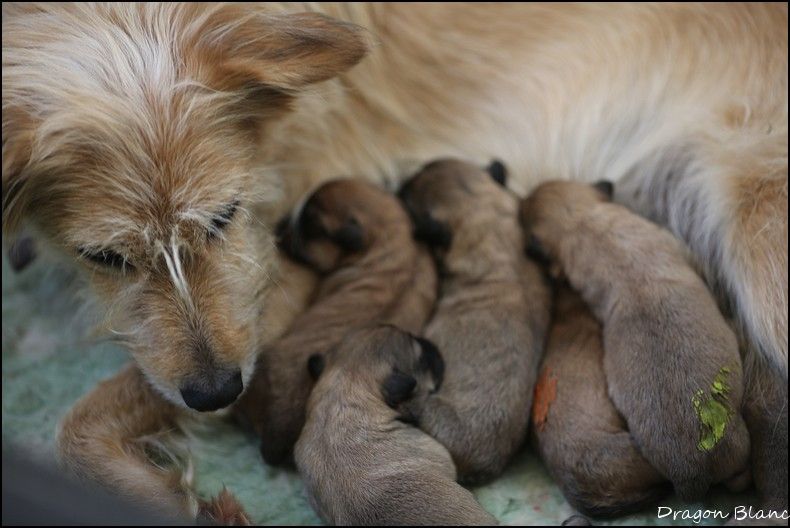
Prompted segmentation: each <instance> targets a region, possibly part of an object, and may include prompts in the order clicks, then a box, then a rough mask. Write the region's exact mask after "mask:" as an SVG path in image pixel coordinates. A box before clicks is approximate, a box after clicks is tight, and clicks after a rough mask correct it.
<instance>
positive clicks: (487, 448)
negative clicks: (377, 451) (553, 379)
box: [401, 159, 550, 483]
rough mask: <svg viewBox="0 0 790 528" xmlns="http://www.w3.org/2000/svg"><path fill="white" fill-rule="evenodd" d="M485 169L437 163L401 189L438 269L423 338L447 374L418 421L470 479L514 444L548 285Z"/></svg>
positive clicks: (501, 173) (528, 393) (511, 205)
mask: <svg viewBox="0 0 790 528" xmlns="http://www.w3.org/2000/svg"><path fill="white" fill-rule="evenodd" d="M488 171H489V174H486V171H485V170H483V169H482V168H479V167H476V166H474V165H471V164H469V163H465V162H462V161H457V160H451V159H447V160H439V161H435V162H433V163H430V164H428V165H427V166H425V167H424V168H423V169H422V170H421V171H420V172H419V173H418V174H417V175H416V176H415V177H414V178H412V179H411V180H410V181H409V182H408V183H407V184H406V185H405V186H404V188H403V189H402V191H401V198H402V199H403V200H404V202H405V203H406V206H407V209H408V210H409V211H410V213H411V215H412V218H413V219H414V221H415V224H416V235H417V236H418V237H419V238H422V239H423V240H425V241H427V242H428V244H430V245H431V247H432V249H433V251H434V256H435V257H436V259H437V261H438V265H439V269H440V271H441V272H442V273H443V276H442V280H441V286H440V290H441V291H440V298H439V301H438V302H437V307H436V311H435V313H434V316H433V318H432V320H431V322H430V323H429V324H428V326H427V327H426V330H425V335H426V337H427V338H428V339H430V340H432V341H434V342H435V343H436V345H437V346H438V347H439V349H440V350H442V353H443V354H444V358H445V361H446V362H447V370H446V374H445V382H444V386H443V387H442V391H441V392H440V393H437V394H436V395H432V396H430V397H428V398H427V401H426V402H425V403H424V405H425V408H424V410H423V413H422V419H421V421H420V427H422V428H423V430H425V431H426V432H428V433H430V434H431V435H432V436H434V437H435V438H436V439H437V440H439V442H441V443H442V444H443V445H444V446H446V447H447V449H448V450H449V451H450V453H451V454H452V456H453V460H454V461H455V464H456V466H457V468H458V474H459V478H460V479H461V480H462V481H463V482H467V483H480V482H484V481H486V480H489V479H491V478H493V477H495V476H496V475H498V474H499V473H500V472H501V471H502V469H503V468H504V466H505V464H506V463H507V461H508V460H509V459H510V457H511V456H512V455H513V453H514V452H515V451H516V450H517V449H518V448H519V447H520V446H521V444H522V442H523V440H524V437H525V435H526V432H527V423H528V419H529V409H530V406H531V404H532V388H533V385H534V383H535V378H536V376H537V369H538V362H539V361H540V355H541V353H542V348H543V338H544V334H545V331H546V327H547V325H548V320H549V304H550V293H549V290H548V287H547V285H546V283H545V281H544V279H543V277H542V275H541V272H540V270H539V268H538V267H537V266H536V265H535V264H534V263H532V262H530V261H528V260H527V259H526V258H524V253H523V250H522V244H521V243H520V240H521V237H522V233H521V229H520V227H519V225H518V200H517V199H516V198H515V197H514V196H513V195H512V194H510V193H509V192H508V191H507V190H506V189H505V188H504V186H503V184H504V180H505V170H504V167H503V166H502V164H500V163H498V162H495V163H494V164H492V165H491V167H489V169H488Z"/></svg>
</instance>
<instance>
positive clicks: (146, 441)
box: [58, 365, 197, 518]
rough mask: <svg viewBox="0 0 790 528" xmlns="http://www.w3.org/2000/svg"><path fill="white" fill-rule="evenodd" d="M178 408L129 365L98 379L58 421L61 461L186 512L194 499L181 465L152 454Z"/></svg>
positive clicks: (193, 509)
mask: <svg viewBox="0 0 790 528" xmlns="http://www.w3.org/2000/svg"><path fill="white" fill-rule="evenodd" d="M179 412H180V411H179V410H178V409H177V408H176V407H175V406H173V405H172V404H170V403H168V402H166V401H165V400H164V399H163V398H161V397H160V396H159V395H158V394H156V393H155V392H154V391H153V389H151V388H150V387H149V385H148V384H147V383H146V381H145V379H144V378H143V374H142V373H141V372H140V371H139V370H138V368H137V367H136V366H133V365H129V366H127V367H125V368H124V369H123V370H122V371H121V372H120V373H118V374H116V375H115V376H113V377H112V378H110V379H108V380H106V381H104V382H102V383H100V384H99V385H98V386H97V387H96V388H95V389H93V391H91V392H90V393H88V394H87V395H86V396H84V397H83V398H82V399H81V400H79V401H78V402H77V404H76V405H75V406H74V407H73V408H72V409H71V411H70V412H69V413H68V415H67V416H66V417H65V419H64V420H63V422H62V423H61V426H60V432H59V435H58V454H59V457H60V460H61V463H62V464H63V465H64V466H66V467H67V468H68V469H70V470H71V471H73V472H74V473H76V474H77V475H78V476H80V477H83V478H87V479H90V480H93V481H95V482H98V483H100V484H102V485H104V486H107V487H108V488H110V489H111V490H113V491H114V492H117V493H119V494H121V495H123V496H126V497H128V498H130V499H132V500H134V501H136V502H143V503H145V504H146V505H147V506H149V507H154V508H156V509H157V510H158V511H160V512H162V513H164V514H176V515H179V514H180V515H184V514H187V515H190V517H192V518H194V515H195V514H196V513H197V504H196V502H195V500H194V497H193V496H192V495H191V493H190V491H189V489H188V487H187V486H186V485H185V482H184V479H183V478H182V474H181V471H180V470H179V469H177V468H171V469H165V468H163V467H160V466H158V465H156V464H155V463H154V462H153V461H152V460H151V457H150V455H151V446H154V445H158V446H160V447H161V446H162V445H164V444H161V443H160V442H162V441H166V439H167V435H168V433H170V432H172V431H174V430H175V428H176V423H175V420H176V418H177V416H178V413H179Z"/></svg>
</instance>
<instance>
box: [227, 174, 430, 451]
mask: <svg viewBox="0 0 790 528" xmlns="http://www.w3.org/2000/svg"><path fill="white" fill-rule="evenodd" d="M411 230H412V228H411V224H410V222H409V217H408V215H407V214H406V212H405V211H404V210H403V208H402V206H401V204H400V203H399V202H398V200H397V199H396V198H395V197H394V196H392V195H390V194H388V193H386V192H385V191H383V190H382V189H379V188H377V187H375V186H374V185H372V184H370V183H366V182H363V181H358V180H335V181H332V182H328V183H326V184H324V185H322V186H321V187H319V188H318V189H317V190H316V191H315V192H314V193H312V195H310V196H309V197H308V198H307V200H306V202H304V204H303V205H302V206H300V207H299V208H297V209H296V210H295V211H294V213H293V214H292V215H291V216H290V217H289V218H287V219H285V220H284V221H283V222H281V225H280V226H279V233H278V234H279V240H280V246H281V248H282V249H283V250H284V251H285V252H286V253H288V254H289V255H290V256H291V257H292V258H294V259H296V260H299V261H301V262H303V263H305V264H307V265H308V266H309V267H311V268H312V269H314V270H316V271H318V272H319V273H320V274H322V279H321V282H320V284H319V287H318V291H317V294H316V299H315V301H314V302H313V304H312V305H311V306H310V307H309V308H308V309H307V311H306V312H304V313H303V314H302V315H300V316H299V317H297V318H296V319H295V321H294V322H293V324H292V325H291V327H290V329H289V331H288V332H286V334H285V335H284V336H283V337H282V338H280V339H279V340H278V341H276V342H275V343H274V344H273V345H271V346H269V347H267V348H266V349H265V350H264V351H263V352H262V354H261V356H260V358H259V360H258V366H257V368H256V373H255V376H254V377H253V380H252V382H251V383H250V386H249V389H248V390H247V392H246V393H245V394H244V395H243V396H242V398H241V400H240V401H239V403H238V405H236V411H237V413H239V414H241V415H242V418H243V419H244V421H247V422H250V423H251V424H252V425H253V428H254V429H255V431H256V432H257V433H258V434H260V436H261V452H262V454H263V457H264V459H265V460H266V462H268V463H270V464H281V463H287V462H290V461H291V455H292V450H293V446H294V444H295V443H296V440H297V439H298V437H299V432H300V431H301V429H302V425H303V424H304V412H305V405H306V403H307V398H308V396H309V394H310V390H311V388H312V383H313V382H312V380H311V378H310V377H309V376H308V373H307V369H306V365H307V360H308V358H309V357H310V356H312V355H314V354H321V353H325V352H327V351H328V350H330V349H331V348H332V347H334V346H335V345H337V344H338V343H339V342H340V340H341V339H342V338H343V336H344V335H345V334H346V332H348V331H349V330H350V329H352V328H355V327H359V326H364V325H366V324H370V323H372V322H386V323H391V324H396V325H398V326H400V327H401V328H404V329H406V330H408V331H411V332H414V333H419V332H420V331H421V330H422V326H423V325H424V324H425V321H426V320H427V318H428V316H429V314H430V311H431V309H432V308H433V304H434V301H435V299H436V282H437V279H436V272H435V269H434V266H433V262H432V261H431V257H430V255H429V254H428V253H427V251H426V250H425V249H424V248H422V247H420V246H419V245H418V244H417V243H416V242H415V241H414V240H413V238H412V236H411Z"/></svg>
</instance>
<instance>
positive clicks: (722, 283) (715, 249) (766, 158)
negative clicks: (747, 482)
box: [617, 127, 788, 509]
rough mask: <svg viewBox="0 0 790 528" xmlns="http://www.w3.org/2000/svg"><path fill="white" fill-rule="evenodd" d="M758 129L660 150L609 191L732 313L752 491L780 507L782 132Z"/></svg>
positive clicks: (783, 456)
mask: <svg viewBox="0 0 790 528" xmlns="http://www.w3.org/2000/svg"><path fill="white" fill-rule="evenodd" d="M766 130H768V128H767V127H766V129H765V130H763V131H762V133H761V134H759V135H758V134H757V133H756V132H748V131H742V132H743V135H742V136H739V137H738V141H731V142H719V141H714V140H712V139H710V138H708V139H705V138H697V139H695V140H693V141H689V142H688V143H684V144H682V145H680V146H678V145H676V146H673V147H671V148H666V149H662V150H660V151H658V152H657V153H656V155H655V156H654V157H652V158H648V159H645V160H644V161H643V163H641V164H639V166H638V167H636V168H635V169H634V170H633V171H632V172H631V173H630V174H629V175H628V176H626V177H625V178H624V179H622V180H621V181H620V182H619V183H618V185H617V199H618V200H619V201H622V202H624V203H626V204H627V205H629V206H631V207H633V208H634V209H636V210H637V211H639V212H641V213H642V214H645V215H646V216H648V217H650V218H652V219H654V220H656V221H658V222H660V223H662V224H664V225H665V226H667V227H668V228H669V229H670V230H671V231H672V232H673V233H674V234H675V235H676V236H678V237H679V238H681V239H682V240H684V241H685V242H686V244H687V245H688V247H689V248H690V249H691V252H692V254H693V256H694V258H695V260H696V262H697V264H698V265H699V269H700V270H702V271H703V273H704V274H705V276H706V279H707V280H708V283H709V284H710V285H711V287H712V288H713V289H714V290H716V292H717V293H718V294H719V295H720V298H721V299H722V301H723V303H724V305H726V306H727V307H728V308H729V309H730V310H731V311H732V312H733V313H732V315H733V316H734V317H735V319H736V321H737V326H738V329H739V333H740V335H741V337H742V338H743V339H744V340H745V341H746V342H748V346H746V347H745V348H746V349H747V350H749V352H748V353H747V356H746V358H745V360H744V366H745V374H746V385H747V387H746V394H747V400H746V408H745V409H744V417H745V418H746V419H747V423H748V426H749V429H750V433H751V435H752V438H753V446H754V447H753V465H754V470H755V479H756V481H757V482H756V483H757V487H758V489H759V490H760V492H761V494H762V495H763V498H764V500H766V501H767V502H768V503H770V504H771V505H772V506H774V507H780V508H782V509H785V508H787V449H788V442H787V293H788V288H787V134H786V132H785V133H783V134H774V135H768V134H766V133H765V131H766ZM761 468H762V469H761ZM766 468H773V469H771V470H769V471H766V470H765V469H766ZM782 503H783V504H782Z"/></svg>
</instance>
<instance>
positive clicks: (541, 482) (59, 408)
mask: <svg viewBox="0 0 790 528" xmlns="http://www.w3.org/2000/svg"><path fill="white" fill-rule="evenodd" d="M2 278H3V336H2V338H3V341H2V343H3V383H2V388H3V400H2V405H3V446H4V448H5V447H8V446H9V445H13V446H16V447H19V448H21V449H23V450H25V451H27V452H28V453H30V454H31V455H32V456H35V457H37V458H40V459H44V460H45V461H52V459H53V457H54V454H53V453H54V441H55V428H56V425H57V424H58V422H59V421H60V419H61V418H62V417H63V415H64V414H65V413H66V411H67V410H68V409H69V407H70V406H71V405H72V404H73V403H74V402H75V401H76V400H77V399H78V398H79V397H80V396H81V395H83V394H85V393H87V392H88V391H90V390H91V388H92V387H93V386H95V385H96V383H97V382H98V381H99V380H101V379H103V378H106V377H108V376H110V375H112V374H113V373H114V372H116V371H117V370H118V369H119V368H120V367H121V365H123V364H124V363H126V362H127V361H129V359H128V357H127V355H126V354H125V352H124V351H123V350H121V349H120V348H118V347H117V346H116V345H114V344H112V343H109V342H106V341H102V339H101V337H100V336H92V335H91V334H92V330H91V328H92V326H91V324H90V323H89V321H90V317H89V316H88V311H86V310H83V309H81V307H80V303H79V302H78V301H77V299H78V295H77V291H75V290H76V289H77V286H76V281H75V280H74V277H73V275H71V274H70V273H69V272H67V271H64V270H59V269H52V268H51V265H48V263H47V262H45V261H44V260H43V259H39V260H37V261H36V262H34V263H33V264H32V265H31V266H30V267H29V268H28V269H26V270H24V271H23V272H21V273H14V272H13V271H12V270H11V269H10V268H9V266H8V262H7V261H6V258H5V256H4V257H3V275H2ZM188 446H189V449H190V452H191V456H192V459H193V461H194V464H195V480H196V486H197V488H198V491H199V492H200V493H201V494H203V495H205V496H209V495H213V494H215V493H217V492H218V491H219V490H220V489H221V488H222V486H223V485H226V486H227V487H228V488H229V489H230V490H231V491H232V492H233V493H235V494H236V495H237V496H238V497H239V499H240V500H241V501H242V503H243V504H244V506H245V508H246V509H247V511H248V512H249V514H250V515H251V516H252V518H253V519H254V520H255V521H256V522H258V523H262V524H318V523H319V520H318V518H317V517H316V515H315V514H314V513H313V511H312V510H311V509H310V506H309V504H308V503H307V499H306V497H305V493H304V490H303V488H302V484H301V482H300V480H299V476H298V474H297V473H296V472H295V471H292V470H283V469H276V468H271V467H268V466H266V465H264V464H263V462H262V460H261V458H260V455H259V453H258V448H257V442H256V440H255V439H254V438H253V437H251V436H249V435H247V434H245V433H244V432H242V431H241V430H240V429H238V428H236V427H235V426H234V425H233V424H232V423H230V422H229V421H223V420H221V419H212V423H210V424H207V426H206V427H200V428H199V429H198V430H195V431H192V432H191V434H190V435H189V440H188ZM4 485H8V483H4ZM474 492H475V494H476V495H477V497H478V499H479V500H480V502H481V504H482V505H483V506H484V507H485V508H486V509H487V510H488V511H490V512H491V513H492V514H494V515H495V516H496V517H497V518H498V519H499V520H500V521H502V522H503V523H506V524H559V523H560V522H562V521H563V520H564V519H566V518H567V517H568V516H570V515H572V514H573V513H574V512H573V510H572V508H571V507H570V506H569V505H568V503H567V502H566V501H565V499H564V498H563V496H562V494H561V493H560V491H559V489H558V488H557V486H556V485H554V484H553V483H552V481H551V478H550V477H549V475H548V473H547V472H546V469H545V468H544V466H543V464H542V463H541V461H540V460H539V459H538V458H537V456H536V455H535V454H534V453H532V452H530V451H529V450H528V449H525V451H524V452H523V453H521V454H520V455H519V456H518V457H517V459H516V460H515V461H514V462H513V464H512V465H511V466H510V467H509V468H508V470H507V471H506V473H505V474H504V475H503V476H502V477H501V478H499V479H498V480H497V481H496V482H494V483H492V484H489V485H487V486H482V487H479V488H476V489H474ZM750 499H752V497H751V496H741V495H733V494H729V493H727V492H725V491H724V490H719V489H717V490H716V491H715V492H714V493H713V494H711V496H710V497H709V498H708V499H707V500H705V501H704V502H701V503H694V504H686V505H683V504H682V503H680V502H679V501H678V500H676V499H671V500H668V501H666V502H665V503H662V505H665V506H670V507H672V508H674V509H675V510H690V513H691V514H692V515H693V514H694V513H695V512H697V511H698V510H705V509H719V510H727V509H728V508H731V507H732V506H733V505H736V504H746V503H747V501H748V500H750ZM656 513H657V509H656V508H655V507H654V508H651V509H649V510H646V511H644V512H643V513H641V514H638V515H632V516H629V517H624V518H621V519H617V520H615V521H608V522H601V523H600V524H613V525H620V524H622V525H632V524H639V525H652V524H673V523H672V522H671V518H666V517H665V518H663V519H657V516H656ZM596 524H599V523H598V522H596ZM674 524H684V525H689V524H692V522H691V521H690V520H688V519H687V520H683V519H681V518H678V519H677V520H676V521H675V522H674ZM701 524H721V521H720V520H718V521H710V520H709V521H705V520H703V522H702V523H701Z"/></svg>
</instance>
